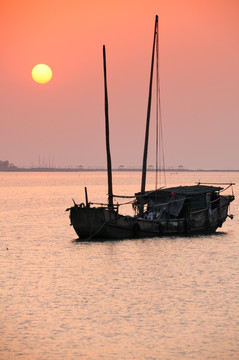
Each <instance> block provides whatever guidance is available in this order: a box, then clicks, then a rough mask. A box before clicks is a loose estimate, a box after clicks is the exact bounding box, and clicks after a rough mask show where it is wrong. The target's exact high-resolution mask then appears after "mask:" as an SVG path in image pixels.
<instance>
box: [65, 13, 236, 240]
mask: <svg viewBox="0 0 239 360" xmlns="http://www.w3.org/2000/svg"><path fill="white" fill-rule="evenodd" d="M157 39H158V16H156V19H155V27H154V40H153V52H152V62H151V73H150V86H149V98H148V108H147V120H146V132H145V144H144V155H143V166H142V180H141V191H140V192H137V193H136V194H135V195H134V196H133V200H132V206H133V209H134V212H135V214H134V216H128V215H127V216H126V215H122V214H120V212H119V205H118V204H115V203H114V198H116V196H115V195H114V194H113V186H112V169H111V155H110V143H109V119H108V94H107V79H106V55H105V46H103V64H104V85H105V130H106V152H107V175H108V203H107V204H105V205H100V206H99V205H96V204H93V203H91V202H89V201H88V195H87V188H85V203H81V204H76V203H74V206H72V207H70V208H68V209H67V211H70V222H71V225H72V226H73V228H74V230H75V232H76V234H77V235H78V236H79V238H80V239H82V240H88V241H94V240H96V239H101V240H107V239H111V240H114V239H115V240H116V239H131V238H146V237H160V236H167V235H171V236H177V235H183V234H185V235H186V234H199V233H211V232H215V231H216V230H217V229H218V228H219V227H221V226H222V224H223V223H224V222H225V221H226V219H227V217H230V218H233V216H232V215H230V214H228V209H229V205H230V203H231V202H232V201H233V200H234V195H233V189H232V185H233V184H232V183H229V184H202V183H198V184H196V185H192V186H176V187H169V188H159V189H155V190H152V191H146V190H145V185H146V174H147V153H148V138H149V125H150V111H151V96H152V81H153V69H154V58H155V48H156V46H157ZM157 60H158V59H157ZM221 185H226V188H224V187H222V186H221ZM229 187H231V189H232V194H231V195H224V194H223V191H224V190H226V189H227V188H229ZM131 198H132V196H131Z"/></svg>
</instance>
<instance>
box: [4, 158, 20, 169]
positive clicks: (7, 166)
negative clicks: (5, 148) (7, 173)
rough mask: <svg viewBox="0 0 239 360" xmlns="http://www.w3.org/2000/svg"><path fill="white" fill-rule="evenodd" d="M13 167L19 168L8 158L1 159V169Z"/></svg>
mask: <svg viewBox="0 0 239 360" xmlns="http://www.w3.org/2000/svg"><path fill="white" fill-rule="evenodd" d="M12 169H17V167H16V166H15V165H14V164H13V163H10V162H9V161H7V160H6V161H1V160H0V170H12Z"/></svg>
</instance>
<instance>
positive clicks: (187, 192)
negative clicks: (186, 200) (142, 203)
mask: <svg viewBox="0 0 239 360" xmlns="http://www.w3.org/2000/svg"><path fill="white" fill-rule="evenodd" d="M222 189H223V188H222V187H218V186H207V185H192V186H175V187H170V188H165V189H158V190H154V191H146V192H145V195H146V196H153V195H154V194H155V192H156V193H172V192H174V193H175V194H178V195H183V196H195V195H202V194H206V193H212V192H215V191H220V190H222ZM135 195H136V196H137V195H140V193H137V194H135Z"/></svg>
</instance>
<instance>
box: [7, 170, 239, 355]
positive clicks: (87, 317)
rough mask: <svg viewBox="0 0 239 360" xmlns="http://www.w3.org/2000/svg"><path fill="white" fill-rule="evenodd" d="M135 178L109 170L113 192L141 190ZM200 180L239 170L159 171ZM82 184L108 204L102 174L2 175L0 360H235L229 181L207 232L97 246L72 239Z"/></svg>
mask: <svg viewBox="0 0 239 360" xmlns="http://www.w3.org/2000/svg"><path fill="white" fill-rule="evenodd" d="M140 175H141V174H140V173H138V172H114V173H113V181H114V193H116V194H120V195H132V194H134V192H137V191H139V190H140ZM199 180H200V181H205V182H228V181H229V182H230V181H233V182H236V183H237V184H238V183H239V181H238V180H239V175H238V173H225V172H224V173H195V172H192V173H184V172H182V173H177V174H168V175H167V186H171V185H182V184H187V185H190V184H194V183H195V182H197V181H199ZM147 183H148V188H149V189H150V188H153V187H154V177H153V174H151V173H150V174H149V175H148V178H147ZM84 186H87V189H88V196H89V200H90V201H94V202H106V201H107V195H106V194H107V180H106V173H105V172H78V173H70V172H69V173H63V172H62V173H18V172H16V173H1V178H0V196H1V202H2V213H1V218H0V225H1V234H0V240H1V242H0V257H1V262H0V269H1V278H0V289H1V290H0V291H1V292H0V306H1V312H0V335H1V338H0V359H1V360H7V359H10V360H15V359H24V360H45V359H58V360H63V359H64V360H65V359H67V360H71V359H72V360H76V359H83V360H86V359H87V360H88V359H97V360H98V359H115V360H116V359H117V360H118V359H129V360H133V359H135V360H136V359H137V360H138V359H146V360H149V359H150V360H152V359H155V360H156V359H157V360H158V359H162V360H174V359H175V360H176V359H177V360H185V359H187V360H191V359H195V360H199V359H200V360H201V359H218V360H219V359H220V360H221V359H225V360H228V359H235V360H236V359H238V358H239V338H238V336H239V333H238V329H239V277H238V274H239V265H238V253H239V244H238V238H239V227H238V214H239V207H238V205H237V199H238V195H239V187H238V185H236V186H234V192H235V196H236V200H235V201H234V202H233V203H232V205H231V212H232V213H233V214H234V215H235V217H234V219H233V221H231V220H230V219H227V221H226V223H225V224H224V225H223V227H222V229H220V231H218V232H217V233H216V234H215V235H210V236H195V237H180V238H176V237H170V238H154V239H144V240H140V239H138V240H124V241H115V242H113V241H107V242H96V243H87V242H75V241H74V240H75V239H77V236H76V234H75V233H74V230H73V228H72V227H70V226H69V218H68V216H69V213H68V212H65V209H66V208H68V207H69V206H71V205H72V198H74V200H75V201H76V202H78V203H81V202H84V201H85V200H84ZM122 213H124V214H130V215H133V212H132V209H131V205H127V206H126V209H125V210H124V209H122Z"/></svg>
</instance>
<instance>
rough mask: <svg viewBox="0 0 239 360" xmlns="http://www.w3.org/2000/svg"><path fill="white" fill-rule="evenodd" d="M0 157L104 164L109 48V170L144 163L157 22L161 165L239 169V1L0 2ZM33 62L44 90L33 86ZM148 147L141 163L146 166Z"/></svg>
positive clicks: (21, 161)
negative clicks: (44, 75)
mask: <svg viewBox="0 0 239 360" xmlns="http://www.w3.org/2000/svg"><path fill="white" fill-rule="evenodd" d="M0 10H1V11H0V28H1V29H0V39H1V42H0V44H1V58H0V72H1V85H0V119H1V142H0V160H9V161H11V162H13V163H15V164H16V165H18V166H38V165H39V157H40V161H41V163H43V162H44V163H45V164H46V165H48V163H49V162H51V163H52V161H54V165H55V166H77V165H84V166H101V165H103V166H104V165H105V164H106V155H105V143H104V97H103V66H102V45H103V44H105V45H106V52H107V70H108V91H109V111H110V135H111V155H112V163H113V167H117V166H119V165H121V164H123V165H125V166H141V165H142V154H143V141H144V131H145V119H146V108H147V96H148V94H147V93H148V83H149V70H150V57H151V49H152V40H153V27H154V18H155V15H156V14H158V15H159V29H160V38H159V42H160V79H161V105H162V115H163V130H164V150H165V160H166V166H175V167H177V166H178V165H183V166H184V167H186V168H193V169H198V168H206V169H207V168H208V169H209V168H220V169H228V168H231V169H239V161H238V153H239V151H238V150H239V145H238V134H239V107H238V99H239V65H238V64H239V21H238V19H239V1H238V0H157V1H156V0H148V1H146V0H142V1H139V0H138V1H134V0H133V1H130V0H127V1H126V0H125V1H120V2H116V1H112V0H105V1H96V0H87V1H83V0H80V1H79V0H78V1H76V0H51V1H49V0H41V1H38V0H34V1H32V0H21V1H18V0H2V1H1V9H0ZM37 63H46V64H48V65H49V66H50V67H51V68H52V71H53V78H52V80H51V82H50V83H48V84H44V85H40V84H37V83H35V82H34V81H33V80H32V78H31V70H32V68H33V66H34V65H36V64H37ZM151 130H152V139H151V140H152V141H151V143H150V154H149V160H148V164H154V163H155V159H154V143H153V137H154V136H153V132H154V122H153V119H152V128H151Z"/></svg>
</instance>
